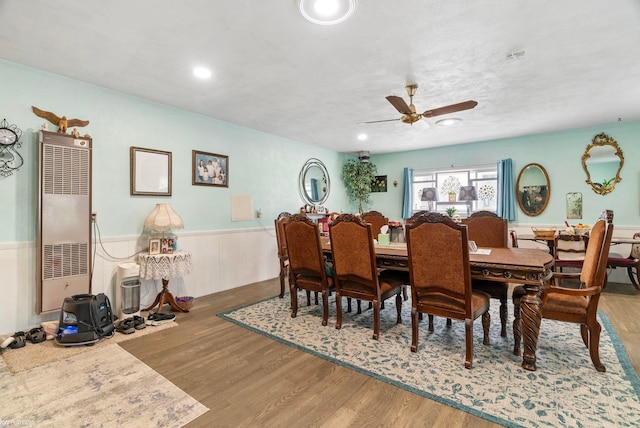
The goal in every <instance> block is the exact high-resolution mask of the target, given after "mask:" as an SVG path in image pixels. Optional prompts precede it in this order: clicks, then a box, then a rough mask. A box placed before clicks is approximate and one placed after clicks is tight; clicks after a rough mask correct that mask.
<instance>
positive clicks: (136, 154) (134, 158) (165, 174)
mask: <svg viewBox="0 0 640 428" xmlns="http://www.w3.org/2000/svg"><path fill="white" fill-rule="evenodd" d="M130 150H131V194H132V195H143V196H171V152H164V151H162V150H152V149H143V148H141V147H131V149H130Z"/></svg>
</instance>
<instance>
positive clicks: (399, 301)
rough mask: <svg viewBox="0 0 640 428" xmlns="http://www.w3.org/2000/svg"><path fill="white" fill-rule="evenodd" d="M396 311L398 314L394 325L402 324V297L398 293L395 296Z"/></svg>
mask: <svg viewBox="0 0 640 428" xmlns="http://www.w3.org/2000/svg"><path fill="white" fill-rule="evenodd" d="M396 311H397V312H398V317H397V318H396V324H402V295H401V294H400V293H398V294H396Z"/></svg>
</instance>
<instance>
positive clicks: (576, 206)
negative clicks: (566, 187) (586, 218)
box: [567, 192, 582, 219]
mask: <svg viewBox="0 0 640 428" xmlns="http://www.w3.org/2000/svg"><path fill="white" fill-rule="evenodd" d="M581 218H582V192H570V193H567V219H581Z"/></svg>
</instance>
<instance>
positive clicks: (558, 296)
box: [513, 210, 613, 372]
mask: <svg viewBox="0 0 640 428" xmlns="http://www.w3.org/2000/svg"><path fill="white" fill-rule="evenodd" d="M612 234H613V211H610V210H605V211H603V212H602V214H601V216H600V218H599V219H598V220H597V221H596V223H595V225H594V226H593V228H592V229H591V233H590V235H589V245H588V246H587V251H586V256H585V259H584V261H583V264H582V269H581V271H580V272H579V273H565V272H554V273H553V278H552V283H551V284H550V285H549V286H545V287H543V289H542V303H541V309H542V318H546V319H552V320H557V321H564V322H570V323H576V324H580V334H581V336H582V341H583V342H584V344H585V346H586V347H587V348H588V349H589V356H590V357H591V362H592V363H593V365H594V367H595V369H596V370H597V371H599V372H604V371H606V368H605V366H604V365H603V364H602V362H601V361H600V354H599V345H600V332H601V330H602V326H601V325H600V323H599V322H598V319H597V317H596V315H597V312H598V302H599V300H600V293H601V291H602V289H603V288H604V283H605V278H606V274H607V260H608V258H609V248H610V246H611V236H612ZM569 279H572V280H574V281H575V280H578V282H579V284H578V286H577V288H571V287H569V286H561V285H560V284H561V281H562V280H569ZM524 294H525V291H524V287H522V286H518V287H516V288H515V289H514V291H513V302H514V310H515V313H516V320H517V321H518V322H517V324H516V323H514V332H513V336H514V340H515V344H514V354H515V353H516V351H517V354H520V337H521V332H520V331H519V330H520V329H521V326H520V319H521V315H520V301H521V299H522V297H523V296H524ZM516 328H517V329H518V331H517V332H516ZM558 345H560V344H558Z"/></svg>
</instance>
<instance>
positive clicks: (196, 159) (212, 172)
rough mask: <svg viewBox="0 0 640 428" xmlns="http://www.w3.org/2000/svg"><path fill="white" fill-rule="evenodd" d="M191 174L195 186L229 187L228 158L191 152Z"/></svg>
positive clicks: (195, 151)
mask: <svg viewBox="0 0 640 428" xmlns="http://www.w3.org/2000/svg"><path fill="white" fill-rule="evenodd" d="M191 174H192V179H191V184H193V185H195V186H216V187H229V156H225V155H219V154H216V153H206V152H200V151H197V150H193V151H192V172H191Z"/></svg>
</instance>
